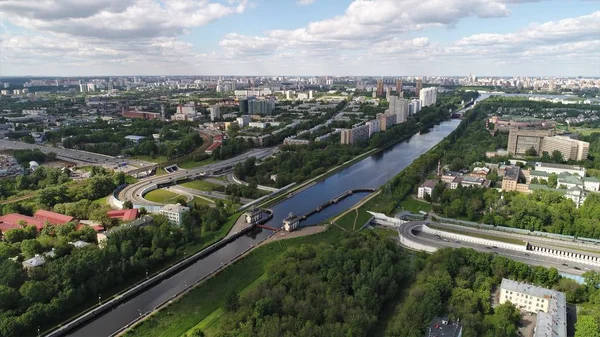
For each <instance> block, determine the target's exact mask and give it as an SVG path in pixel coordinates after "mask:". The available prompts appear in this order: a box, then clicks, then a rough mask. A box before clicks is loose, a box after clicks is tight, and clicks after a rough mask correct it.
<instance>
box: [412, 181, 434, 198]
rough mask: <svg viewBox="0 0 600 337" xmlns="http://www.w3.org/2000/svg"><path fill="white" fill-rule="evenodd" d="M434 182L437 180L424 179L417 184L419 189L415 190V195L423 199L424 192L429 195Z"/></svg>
mask: <svg viewBox="0 0 600 337" xmlns="http://www.w3.org/2000/svg"><path fill="white" fill-rule="evenodd" d="M436 184H437V181H435V180H425V182H424V183H423V184H422V185H421V186H419V189H418V190H417V197H418V198H419V199H423V198H425V194H429V195H430V196H431V194H432V193H433V188H434V187H435V185H436Z"/></svg>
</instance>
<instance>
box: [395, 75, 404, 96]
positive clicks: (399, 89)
mask: <svg viewBox="0 0 600 337" xmlns="http://www.w3.org/2000/svg"><path fill="white" fill-rule="evenodd" d="M396 95H398V97H400V98H402V97H403V96H404V93H403V92H402V80H401V79H399V78H398V79H396Z"/></svg>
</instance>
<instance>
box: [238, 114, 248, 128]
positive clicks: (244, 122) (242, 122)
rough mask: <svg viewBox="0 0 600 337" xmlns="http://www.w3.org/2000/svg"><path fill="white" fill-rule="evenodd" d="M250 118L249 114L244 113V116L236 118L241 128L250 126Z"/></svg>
mask: <svg viewBox="0 0 600 337" xmlns="http://www.w3.org/2000/svg"><path fill="white" fill-rule="evenodd" d="M250 120H251V118H250V116H248V115H244V116H241V117H238V118H237V119H236V121H237V123H238V126H239V127H240V128H243V127H246V126H248V125H249V124H250Z"/></svg>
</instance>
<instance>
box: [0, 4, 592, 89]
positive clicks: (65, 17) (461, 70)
mask: <svg viewBox="0 0 600 337" xmlns="http://www.w3.org/2000/svg"><path fill="white" fill-rule="evenodd" d="M469 73H472V74H474V75H476V76H585V77H600V0H555V1H552V0H546V1H543V0H539V1H536V0H35V1H25V0H0V76H118V75H241V76H252V75H269V76H270V75H288V76H293V75H306V76H309V75H328V76H345V75H355V76H466V75H468V74H469Z"/></svg>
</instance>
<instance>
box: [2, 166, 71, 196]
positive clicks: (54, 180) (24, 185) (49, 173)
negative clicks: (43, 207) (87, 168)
mask: <svg viewBox="0 0 600 337" xmlns="http://www.w3.org/2000/svg"><path fill="white" fill-rule="evenodd" d="M70 180H71V178H69V175H68V174H67V172H64V171H63V170H61V169H54V168H49V167H45V166H40V167H38V169H37V170H35V172H33V173H31V174H29V175H20V176H17V177H15V178H8V179H0V198H2V199H7V198H10V197H12V196H15V195H17V194H18V193H20V192H22V191H27V190H39V189H44V188H47V187H52V186H56V185H61V184H64V183H66V182H69V181H70Z"/></svg>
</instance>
